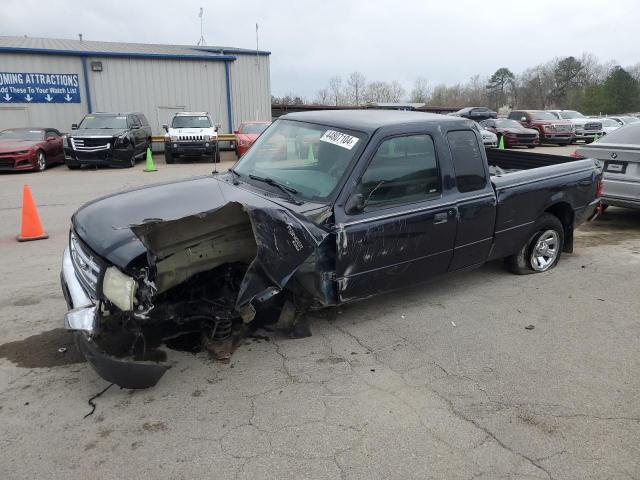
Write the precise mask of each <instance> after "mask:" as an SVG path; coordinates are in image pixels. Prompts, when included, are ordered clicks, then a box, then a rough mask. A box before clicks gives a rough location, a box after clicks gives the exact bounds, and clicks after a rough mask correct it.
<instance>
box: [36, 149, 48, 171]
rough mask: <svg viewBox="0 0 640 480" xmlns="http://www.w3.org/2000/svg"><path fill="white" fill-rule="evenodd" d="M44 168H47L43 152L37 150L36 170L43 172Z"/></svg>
mask: <svg viewBox="0 0 640 480" xmlns="http://www.w3.org/2000/svg"><path fill="white" fill-rule="evenodd" d="M45 168H47V159H46V157H45V156H44V152H43V151H42V150H38V153H36V170H38V171H39V172H44V170H45Z"/></svg>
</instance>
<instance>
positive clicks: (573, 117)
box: [547, 110, 605, 143]
mask: <svg viewBox="0 0 640 480" xmlns="http://www.w3.org/2000/svg"><path fill="white" fill-rule="evenodd" d="M547 111H548V112H549V113H550V114H551V115H553V116H555V117H556V118H559V119H561V120H569V121H570V122H571V123H573V125H574V126H575V127H576V132H575V134H576V136H575V137H574V139H573V141H574V142H575V141H576V140H584V143H591V142H593V140H594V139H595V137H596V135H597V136H598V137H601V136H602V135H604V134H605V132H604V130H603V129H602V122H601V121H600V120H597V119H593V118H589V117H585V116H584V115H583V114H581V113H580V112H576V111H575V110H547Z"/></svg>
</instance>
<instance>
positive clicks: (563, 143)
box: [558, 141, 573, 147]
mask: <svg viewBox="0 0 640 480" xmlns="http://www.w3.org/2000/svg"><path fill="white" fill-rule="evenodd" d="M571 143H573V142H572V141H571V142H561V143H558V145H560V146H561V147H566V146H567V145H571Z"/></svg>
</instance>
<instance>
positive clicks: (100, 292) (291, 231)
mask: <svg viewBox="0 0 640 480" xmlns="http://www.w3.org/2000/svg"><path fill="white" fill-rule="evenodd" d="M112 228H114V229H129V230H130V231H131V232H132V233H133V235H134V236H135V237H131V238H130V239H129V240H128V241H135V242H140V243H141V244H142V245H143V246H144V250H143V253H142V254H141V255H139V256H138V257H137V258H136V260H135V261H133V262H131V263H130V264H129V265H127V268H126V269H123V268H119V267H117V266H115V265H110V264H108V262H105V261H104V259H102V258H100V257H99V256H98V255H96V254H94V253H93V250H92V249H91V248H89V247H88V246H87V245H86V244H85V243H84V242H83V241H82V240H81V238H80V236H79V235H77V234H76V233H75V232H73V231H72V233H71V238H70V242H69V246H68V248H67V250H66V251H65V256H64V261H63V271H62V285H63V291H64V293H65V297H66V299H67V303H68V304H69V307H70V308H71V310H70V311H69V312H68V313H67V315H66V317H65V325H66V327H67V328H68V329H70V330H74V331H75V332H76V333H75V334H76V343H77V344H78V348H79V349H80V350H81V351H82V352H83V354H84V355H85V357H86V358H87V360H88V361H89V362H90V363H91V365H92V366H93V367H94V369H95V370H96V371H97V372H98V374H99V375H100V376H101V377H103V378H104V379H105V380H107V381H109V382H113V383H115V384H117V385H119V386H121V387H124V388H147V387H150V386H153V385H155V384H156V383H157V382H158V380H159V379H160V378H161V377H162V375H163V374H164V373H165V372H166V370H167V369H168V368H169V365H168V364H167V363H166V362H165V361H164V360H165V358H164V357H165V355H164V352H163V351H162V350H157V349H156V348H155V347H157V346H159V345H162V344H166V345H169V344H170V342H171V341H173V340H175V339H177V338H180V337H184V336H185V335H189V336H191V338H196V339H197V342H198V343H199V344H200V346H201V347H202V348H203V349H205V350H207V351H208V352H209V353H210V354H211V355H212V356H213V357H215V358H217V359H221V360H225V359H228V358H229V357H230V355H231V354H232V352H233V350H234V348H235V346H236V345H237V342H238V341H239V339H241V338H242V337H243V336H244V335H246V334H247V333H248V332H249V331H251V329H253V328H255V326H256V325H257V324H260V323H261V322H266V321H269V322H273V323H275V324H276V325H277V326H278V328H282V329H286V330H288V331H290V332H292V334H293V335H294V336H304V335H305V334H308V327H307V326H306V323H305V321H304V318H305V317H304V315H305V312H307V311H308V310H310V309H314V308H321V307H324V306H327V305H331V304H334V303H335V301H336V299H335V287H334V285H333V279H332V277H331V272H332V270H333V268H334V264H335V261H334V258H333V255H334V253H333V252H334V250H335V249H334V248H331V246H330V243H329V241H328V240H327V237H328V236H329V231H328V230H327V229H325V228H323V227H321V226H318V225H317V224H315V223H313V222H312V221H310V220H308V219H307V218H305V217H304V216H302V215H299V214H297V213H295V212H292V211H289V210H286V209H284V208H280V207H279V206H278V205H277V204H273V206H265V205H261V206H255V205H249V204H245V203H241V202H237V201H229V202H227V203H226V204H224V206H222V207H219V208H216V209H212V210H209V211H206V212H203V213H197V214H192V215H187V216H184V217H181V218H176V219H171V220H163V219H159V218H151V219H145V220H144V221H143V222H140V223H136V224H133V225H123V226H112Z"/></svg>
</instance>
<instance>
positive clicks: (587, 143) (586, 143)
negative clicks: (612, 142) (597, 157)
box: [584, 138, 595, 145]
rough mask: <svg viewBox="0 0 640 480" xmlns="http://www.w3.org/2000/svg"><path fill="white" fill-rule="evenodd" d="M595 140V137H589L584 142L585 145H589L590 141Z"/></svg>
mask: <svg viewBox="0 0 640 480" xmlns="http://www.w3.org/2000/svg"><path fill="white" fill-rule="evenodd" d="M594 140H595V139H594V138H589V139H587V140H585V141H584V143H585V145H589V144H590V143H593V142H594Z"/></svg>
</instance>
